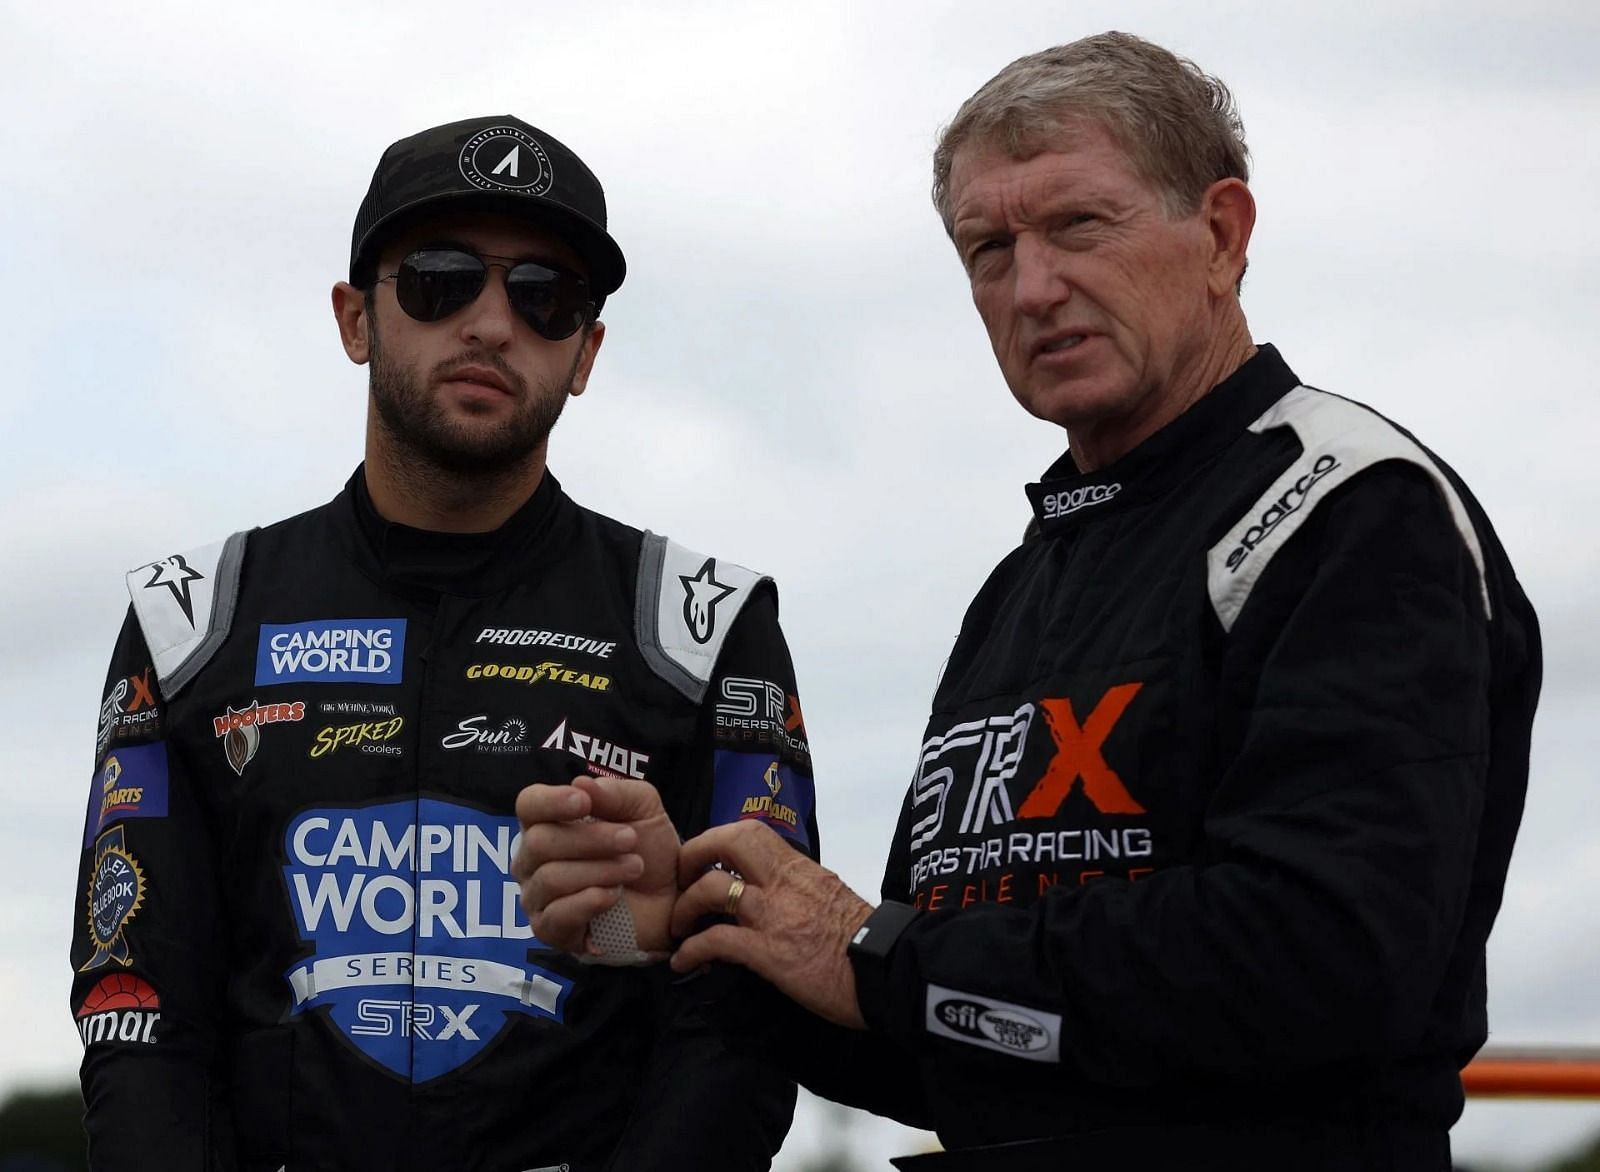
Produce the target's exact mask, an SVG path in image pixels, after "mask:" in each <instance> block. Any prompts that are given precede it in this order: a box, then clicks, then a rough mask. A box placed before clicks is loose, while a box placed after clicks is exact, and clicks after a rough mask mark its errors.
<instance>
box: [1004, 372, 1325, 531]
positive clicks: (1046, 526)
mask: <svg viewBox="0 0 1600 1172" xmlns="http://www.w3.org/2000/svg"><path fill="white" fill-rule="evenodd" d="M1299 382H1300V380H1299V379H1298V378H1296V377H1295V373H1294V371H1292V370H1290V369H1289V365H1288V363H1286V362H1285V361H1284V360H1283V358H1282V357H1281V356H1280V355H1279V354H1278V351H1277V349H1276V348H1275V347H1273V346H1271V345H1267V344H1265V343H1263V344H1262V345H1261V346H1260V348H1259V349H1257V351H1256V352H1255V354H1254V355H1252V356H1251V357H1250V358H1248V359H1247V360H1246V361H1245V362H1244V363H1243V364H1242V365H1241V366H1240V367H1239V369H1238V370H1236V371H1234V372H1233V373H1232V374H1230V375H1229V376H1228V377H1227V378H1225V379H1223V380H1222V381H1221V382H1220V383H1218V384H1217V385H1216V386H1215V387H1213V388H1212V389H1211V391H1210V392H1208V393H1207V394H1205V395H1203V396H1201V398H1200V399H1199V400H1198V401H1197V402H1195V403H1194V405H1193V406H1191V407H1190V408H1189V409H1188V410H1187V411H1185V412H1184V413H1183V414H1182V415H1180V416H1178V418H1176V419H1174V420H1173V421H1172V422H1171V423H1169V424H1167V425H1166V426H1165V427H1163V428H1162V429H1161V430H1160V431H1158V432H1156V433H1155V434H1154V435H1152V436H1151V437H1150V438H1149V439H1147V440H1145V441H1144V442H1143V443H1142V444H1140V445H1139V446H1138V447H1136V448H1134V449H1133V450H1132V451H1131V452H1129V453H1128V454H1127V455H1125V456H1123V457H1122V458H1121V459H1120V460H1117V461H1115V462H1114V463H1111V464H1108V465H1106V466H1105V467H1104V468H1100V469H1097V470H1096V471H1094V472H1089V473H1082V472H1079V471H1078V466H1077V464H1075V463H1074V462H1073V459H1072V453H1071V452H1070V451H1069V452H1067V453H1065V454H1064V455H1062V457H1061V458H1060V459H1059V460H1057V461H1056V462H1055V463H1054V464H1052V465H1050V467H1049V468H1047V469H1046V470H1045V473H1044V476H1043V477H1041V479H1040V480H1039V482H1038V483H1036V484H1030V485H1028V486H1027V492H1028V500H1029V502H1030V503H1031V504H1032V505H1033V515H1034V518H1035V519H1036V521H1037V522H1038V525H1039V527H1040V529H1041V531H1043V532H1045V533H1052V532H1060V531H1062V530H1065V529H1068V528H1071V527H1072V526H1075V525H1079V524H1082V523H1084V522H1087V521H1089V520H1091V519H1095V518H1099V517H1104V516H1106V515H1107V514H1108V513H1112V512H1119V511H1121V510H1122V509H1124V508H1127V507H1129V506H1131V505H1137V504H1140V503H1142V502H1144V501H1147V500H1150V499H1152V498H1154V497H1157V496H1161V495H1162V494H1164V493H1167V492H1169V491H1171V490H1172V489H1173V488H1174V487H1176V486H1177V485H1178V484H1179V483H1181V482H1182V481H1183V480H1186V479H1187V478H1188V477H1190V476H1192V475H1193V474H1194V473H1195V471H1196V470H1197V469H1199V468H1201V467H1203V466H1205V465H1206V464H1209V463H1210V462H1211V461H1212V460H1213V459H1215V458H1216V457H1217V455H1218V454H1219V453H1220V452H1221V451H1222V449H1223V448H1225V447H1227V445H1228V444H1230V443H1232V442H1233V441H1234V440H1235V439H1237V438H1238V436H1239V433H1240V432H1242V431H1243V430H1244V429H1245V428H1246V427H1247V426H1248V425H1249V424H1250V423H1251V421H1253V420H1254V419H1256V418H1257V417H1259V416H1260V415H1261V413H1262V412H1263V411H1265V410H1266V409H1267V408H1268V407H1269V406H1271V405H1272V404H1273V403H1275V402H1277V400H1278V399H1280V398H1282V397H1283V395H1284V394H1286V393H1287V392H1288V391H1290V390H1292V389H1293V388H1294V387H1296V386H1298V385H1299Z"/></svg>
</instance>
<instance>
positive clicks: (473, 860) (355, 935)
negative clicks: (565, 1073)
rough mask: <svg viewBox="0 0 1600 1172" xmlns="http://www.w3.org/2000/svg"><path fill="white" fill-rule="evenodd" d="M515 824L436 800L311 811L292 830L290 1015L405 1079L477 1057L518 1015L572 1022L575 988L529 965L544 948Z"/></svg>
mask: <svg viewBox="0 0 1600 1172" xmlns="http://www.w3.org/2000/svg"><path fill="white" fill-rule="evenodd" d="M516 834H517V825H516V820H515V819H514V818H498V817H494V816H492V815H489V814H486V813H484V812H483V811H481V810H476V809H472V808H470V807H467V806H460V805H456V804H454V803H451V802H444V801H439V800H437V799H434V798H422V799H420V800H418V801H404V802H390V803H387V804H384V805H379V806H366V807H363V808H358V809H321V810H308V811H306V812H304V813H302V814H301V815H300V816H299V817H298V818H296V819H295V820H294V821H293V822H291V823H290V824H289V826H288V829H287V830H286V831H285V832H284V853H285V856H286V857H287V859H288V860H289V861H288V864H287V865H286V866H285V867H284V869H283V874H284V883H285V886H286V887H287V891H288V897H289V902H290V906H291V910H292V911H293V913H294V918H295V924H296V926H297V928H298V929H299V933H300V939H301V940H303V941H305V942H306V943H307V944H309V945H310V946H311V947H312V953H311V955H310V956H309V957H307V958H305V959H303V960H302V961H300V962H299V963H297V964H296V965H294V966H293V967H292V968H291V969H290V970H289V971H288V972H287V973H285V974H284V976H285V979H286V980H287V981H288V982H289V987H290V990H291V991H292V994H293V1002H294V1006H293V1009H292V1012H293V1013H295V1014H299V1013H303V1012H305V1011H307V1010H311V1009H325V1010H326V1011H327V1016H328V1020H329V1022H330V1023H331V1024H332V1025H333V1027H334V1028H335V1029H336V1030H338V1032H339V1033H340V1034H341V1035H343V1036H344V1038H345V1039H346V1040H347V1041H348V1042H349V1043H350V1044H351V1045H353V1046H355V1047H356V1048H357V1049H358V1050H360V1051H361V1052H362V1053H364V1054H366V1055H367V1056H368V1057H369V1058H372V1059H373V1060H374V1061H376V1062H378V1063H380V1064H381V1065H383V1066H384V1067H386V1068H387V1069H389V1070H390V1071H392V1072H394V1073H395V1074H397V1075H399V1076H400V1077H401V1078H407V1079H410V1080H411V1081H412V1082H417V1083H421V1082H427V1081H428V1080H429V1079H434V1078H438V1077H439V1076H440V1075H442V1074H448V1073H449V1072H450V1071H452V1070H455V1069H456V1068H457V1067H459V1066H460V1065H461V1064H462V1063H464V1062H468V1061H470V1060H472V1059H473V1058H475V1057H477V1055H478V1054H480V1053H481V1052H482V1051H483V1050H484V1049H485V1048H486V1047H487V1046H489V1045H490V1044H491V1043H492V1042H493V1041H494V1040H495V1038H497V1037H498V1036H499V1035H500V1034H501V1033H502V1032H503V1031H504V1030H505V1029H506V1028H507V1027H508V1026H509V1025H510V1024H511V1022H512V1021H513V1020H514V1019H515V1016H516V1015H518V1014H522V1015H525V1016H528V1017H535V1018H540V1017H542V1018H546V1019H550V1020H554V1021H561V1020H563V1017H564V1013H565V1004H566V998H567V994H568V993H569V992H570V991H571V988H572V982H571V981H570V980H568V979H567V978H565V977H562V976H560V975H558V974H556V973H554V972H550V971H548V970H546V969H544V968H542V967H540V966H538V965H534V964H531V963H529V958H530V955H531V954H533V953H535V952H537V951H542V950H544V949H545V945H543V944H541V943H540V942H539V941H538V940H537V939H535V938H534V935H533V929H531V928H530V927H529V926H528V921H527V919H526V918H525V917H524V916H523V914H522V905H521V903H520V901H519V899H518V894H519V893H518V888H517V884H516V882H515V881H514V880H512V878H511V856H512V854H513V852H514V850H515V842H516Z"/></svg>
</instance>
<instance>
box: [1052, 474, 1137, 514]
mask: <svg viewBox="0 0 1600 1172" xmlns="http://www.w3.org/2000/svg"><path fill="white" fill-rule="evenodd" d="M1121 491H1122V485H1121V484H1120V483H1115V482H1113V483H1111V484H1085V485H1080V486H1079V487H1077V488H1063V489H1060V490H1059V491H1056V492H1047V493H1045V494H1044V495H1043V496H1041V497H1040V504H1041V507H1042V509H1043V511H1044V516H1045V520H1047V521H1053V520H1056V519H1058V518H1061V517H1070V516H1071V515H1072V514H1073V513H1076V512H1078V511H1079V510H1080V509H1089V508H1093V507H1094V506H1095V505H1103V504H1106V503H1107V502H1109V501H1114V500H1116V499H1117V494H1118V493H1119V492H1121Z"/></svg>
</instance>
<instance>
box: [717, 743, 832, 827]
mask: <svg viewBox="0 0 1600 1172" xmlns="http://www.w3.org/2000/svg"><path fill="white" fill-rule="evenodd" d="M712 768H713V777H712V783H711V824H712V825H713V826H717V825H720V824H722V823H725V822H739V821H742V820H744V819H747V818H755V819H757V820H759V821H761V822H765V823H766V824H767V825H768V826H770V827H772V828H773V829H774V830H776V831H777V832H778V833H779V834H781V835H783V836H784V837H785V838H787V839H789V840H790V841H791V842H797V843H799V844H800V845H801V846H803V847H805V848H807V849H808V850H809V849H810V847H811V836H810V834H809V833H808V832H807V830H806V821H807V819H808V818H809V817H810V814H811V807H812V803H813V801H814V796H813V793H814V789H813V784H812V780H811V777H810V776H809V775H808V774H806V773H803V772H801V771H800V770H799V769H797V768H796V767H795V766H793V765H789V764H787V763H785V762H783V761H780V760H779V759H778V758H776V757H774V756H773V755H771V754H770V753H738V752H734V751H733V750H730V749H718V750H717V751H716V753H715V755H714V758H713V766H712Z"/></svg>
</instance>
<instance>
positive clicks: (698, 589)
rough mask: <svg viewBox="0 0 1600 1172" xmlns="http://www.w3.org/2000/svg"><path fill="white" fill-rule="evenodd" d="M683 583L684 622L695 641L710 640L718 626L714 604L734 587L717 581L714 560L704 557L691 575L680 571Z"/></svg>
mask: <svg viewBox="0 0 1600 1172" xmlns="http://www.w3.org/2000/svg"><path fill="white" fill-rule="evenodd" d="M678 581H680V582H682V583H683V621H684V623H685V625H687V626H688V628H689V635H690V637H691V638H693V639H694V641H695V642H696V643H709V642H711V636H712V635H713V634H715V633H716V629H717V603H719V602H721V601H722V600H723V599H724V598H726V597H728V595H730V594H732V593H733V591H734V588H733V587H732V586H725V585H723V584H722V583H721V582H718V581H717V559H716V558H707V559H706V560H705V564H704V565H702V566H701V567H700V570H699V572H698V573H696V574H694V575H693V576H691V575H689V574H679V575H678Z"/></svg>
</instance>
